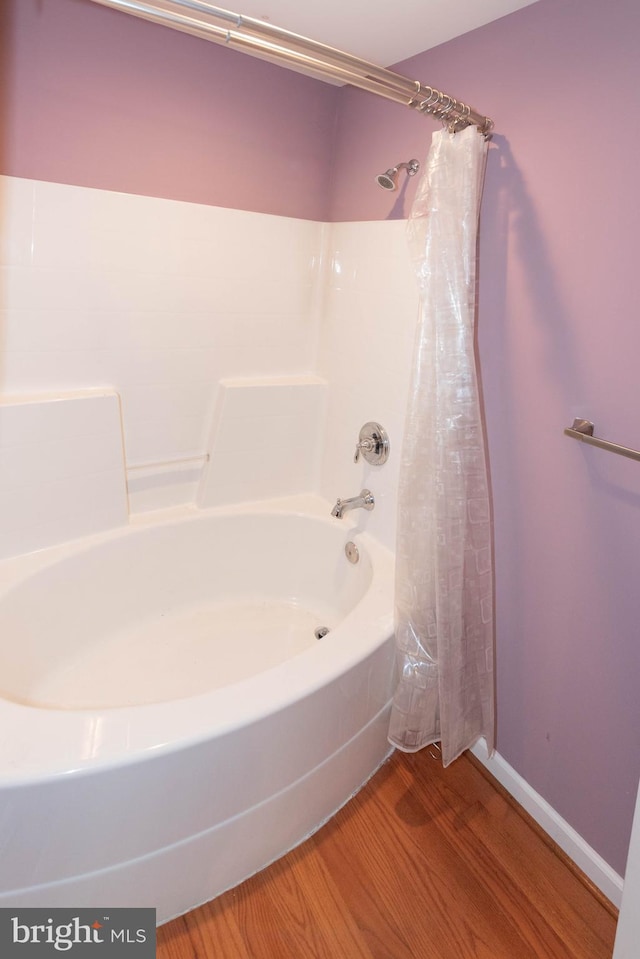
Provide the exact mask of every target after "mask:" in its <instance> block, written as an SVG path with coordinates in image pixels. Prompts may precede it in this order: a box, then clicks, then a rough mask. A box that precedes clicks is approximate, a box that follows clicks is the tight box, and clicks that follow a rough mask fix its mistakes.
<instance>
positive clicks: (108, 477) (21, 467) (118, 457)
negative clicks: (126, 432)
mask: <svg viewBox="0 0 640 959" xmlns="http://www.w3.org/2000/svg"><path fill="white" fill-rule="evenodd" d="M127 519H128V501H127V487H126V479H125V472H124V456H123V445H122V428H121V419H120V403H119V398H118V395H117V394H116V393H114V392H102V391H100V390H84V391H78V392H77V393H57V394H44V395H27V396H10V395H4V396H0V529H1V530H2V536H1V537H0V559H4V558H5V557H8V556H15V555H18V554H19V553H28V552H32V551H33V550H39V549H44V548H46V547H47V546H52V545H54V544H56V543H62V542H65V541H66V540H70V539H78V538H79V537H83V536H88V535H90V534H92V533H96V532H99V531H101V530H107V529H113V528H114V527H118V526H122V525H123V524H125V523H126V522H127Z"/></svg>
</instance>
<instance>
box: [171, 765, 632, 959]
mask: <svg viewBox="0 0 640 959" xmlns="http://www.w3.org/2000/svg"><path fill="white" fill-rule="evenodd" d="M615 925H616V917H615V910H614V909H613V907H611V906H610V904H608V903H607V902H606V900H603V899H602V897H599V896H598V895H596V894H594V892H593V891H592V890H590V889H589V888H588V887H587V886H586V885H585V884H584V883H583V882H582V881H581V879H580V878H579V877H578V876H577V875H576V874H575V873H574V872H573V871H572V870H571V869H570V868H569V867H568V865H567V864H566V863H565V862H564V861H563V860H562V859H561V858H559V857H558V856H557V855H556V854H555V852H554V851H553V849H552V848H551V847H550V846H549V845H547V844H546V843H545V842H544V841H543V839H542V838H541V836H540V834H539V832H538V831H537V829H536V828H535V827H534V826H533V825H532V823H531V821H530V820H529V819H528V817H526V815H521V814H520V812H519V811H518V809H517V807H515V806H514V804H513V802H512V801H511V800H510V798H509V797H507V796H506V794H504V792H503V791H502V790H501V788H500V787H499V786H497V785H496V784H494V783H493V782H492V781H490V778H489V777H488V774H486V773H485V772H484V771H483V770H481V769H480V767H479V766H478V764H477V763H476V762H475V761H474V760H472V759H471V758H470V757H468V756H463V757H461V759H459V760H457V762H455V763H453V765H451V766H449V768H448V769H445V770H443V769H442V767H441V765H440V762H439V760H436V759H433V758H432V757H431V756H430V755H429V753H428V751H426V750H423V751H422V752H420V753H417V754H415V755H412V756H408V755H403V754H401V753H395V754H394V755H393V756H392V758H391V759H390V760H389V761H388V762H387V763H385V765H384V766H383V767H382V768H381V769H380V770H379V771H378V772H377V773H376V775H375V776H374V777H373V779H372V780H371V781H370V782H369V783H368V784H367V786H365V787H364V789H362V790H361V792H360V793H358V795H357V796H356V797H355V798H354V799H352V800H351V802H349V803H348V804H347V805H346V806H345V807H344V808H343V809H342V810H341V811H340V812H339V813H338V814H337V815H336V816H335V817H334V818H333V819H332V820H331V822H329V823H328V824H327V825H326V826H324V827H323V828H322V829H321V830H319V831H318V832H317V833H316V834H315V835H314V836H312V837H311V838H310V839H308V840H307V841H306V842H305V843H304V844H303V845H301V846H299V847H298V848H297V849H295V850H293V852H291V853H289V855H288V856H286V857H285V858H284V859H281V860H280V861H279V862H277V863H275V864H274V865H273V866H271V867H269V869H266V870H264V871H263V872H261V873H259V874H258V875H257V876H254V877H253V878H251V879H249V880H247V881H246V882H245V883H243V884H242V885H241V886H238V887H237V888H236V889H233V890H230V891H229V892H227V893H225V894H224V895H222V896H220V897H218V898H217V899H215V900H214V901H213V902H211V903H208V904H207V905H205V906H202V907H201V908H199V909H196V910H194V911H193V912H191V913H189V914H187V915H186V916H182V917H180V918H179V919H175V920H174V921H173V922H170V923H168V924H167V925H165V926H162V927H161V928H160V929H158V952H157V956H158V959H610V957H611V954H612V951H613V941H614V936H615Z"/></svg>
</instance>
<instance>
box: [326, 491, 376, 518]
mask: <svg viewBox="0 0 640 959" xmlns="http://www.w3.org/2000/svg"><path fill="white" fill-rule="evenodd" d="M375 505H376V501H375V499H374V497H373V493H371V492H370V491H369V490H368V489H363V490H360V495H359V496H352V497H351V499H339V500H338V501H337V502H336V505H335V506H334V507H333V509H332V510H331V515H332V516H337V518H338V519H342V517H343V516H344V514H345V513H347V512H348V511H349V510H350V509H366V510H372V509H373V507H374V506H375Z"/></svg>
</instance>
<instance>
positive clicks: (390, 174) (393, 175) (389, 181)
mask: <svg viewBox="0 0 640 959" xmlns="http://www.w3.org/2000/svg"><path fill="white" fill-rule="evenodd" d="M403 169H404V170H406V171H407V176H415V175H416V173H417V172H418V170H419V169H420V164H419V163H418V161H417V160H409V162H408V163H398V165H397V166H394V167H391V168H390V169H389V170H386V171H385V172H384V173H379V174H378V176H377V177H376V183H377V184H378V186H381V187H382V189H383V190H396V189H397V188H398V173H399V172H400V170H403Z"/></svg>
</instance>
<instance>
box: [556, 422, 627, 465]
mask: <svg viewBox="0 0 640 959" xmlns="http://www.w3.org/2000/svg"><path fill="white" fill-rule="evenodd" d="M564 433H565V436H571V437H573V439H574V440H582V442H583V443H589V444H590V445H591V446H598V447H599V448H600V449H601V450H609V452H610V453H618V454H619V455H620V456H627V457H628V458H629V459H631V460H640V450H632V449H629V447H628V446H620V444H619V443H610V442H609V440H601V439H600V438H599V437H598V436H594V435H593V423H592V422H591V420H582V419H579V418H578V419H575V420H574V421H573V423H572V425H571V426H568V427H567V428H566V429H565V431H564Z"/></svg>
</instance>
